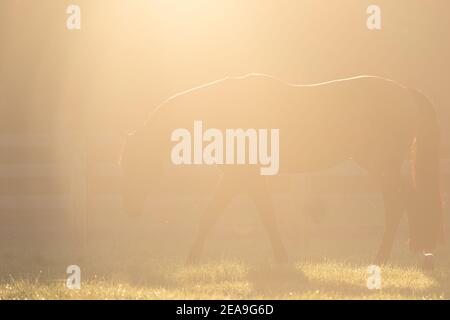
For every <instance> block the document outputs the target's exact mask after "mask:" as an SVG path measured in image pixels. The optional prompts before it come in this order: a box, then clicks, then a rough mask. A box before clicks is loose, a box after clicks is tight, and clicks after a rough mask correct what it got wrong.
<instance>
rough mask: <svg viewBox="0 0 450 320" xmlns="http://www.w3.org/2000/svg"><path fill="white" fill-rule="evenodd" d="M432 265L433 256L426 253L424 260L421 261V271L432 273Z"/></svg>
mask: <svg viewBox="0 0 450 320" xmlns="http://www.w3.org/2000/svg"><path fill="white" fill-rule="evenodd" d="M434 264H435V258H434V255H433V254H432V253H426V254H425V255H424V259H423V265H422V269H423V271H427V272H430V271H433V270H434Z"/></svg>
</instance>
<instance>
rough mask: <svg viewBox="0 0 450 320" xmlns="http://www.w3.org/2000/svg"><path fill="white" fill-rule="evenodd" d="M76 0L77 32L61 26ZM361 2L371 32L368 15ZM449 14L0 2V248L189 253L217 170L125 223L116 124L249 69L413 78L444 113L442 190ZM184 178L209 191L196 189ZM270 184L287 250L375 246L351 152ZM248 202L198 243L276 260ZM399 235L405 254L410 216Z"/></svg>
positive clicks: (298, 76) (374, 199)
mask: <svg viewBox="0 0 450 320" xmlns="http://www.w3.org/2000/svg"><path fill="white" fill-rule="evenodd" d="M71 4H76V5H79V6H80V8H81V30H68V29H67V28H66V20H67V18H68V15H67V14H66V9H67V7H68V6H69V5H71ZM371 4H377V5H379V6H380V7H381V13H382V30H380V31H370V30H368V29H367V27H366V20H367V17H368V15H367V13H366V9H367V7H368V6H369V5H371ZM449 14H450V2H448V1H447V0H432V1H422V0H396V1H388V0H376V1H365V0H327V1H317V0H296V1H293V0H291V1H288V0H281V1H266V0H258V1H256V0H244V1H242V0H239V1H238V0H226V1H225V0H223V1H222V0H221V1H219V0H215V1H211V0H208V1H206V0H203V1H196V0H193V1H175V0H159V1H156V0H155V1H152V0H130V1H124V0H76V1H65V0H60V1H54V0H40V1H32V0H2V1H1V2H0V257H3V258H0V260H1V259H3V260H8V261H9V260H12V259H13V258H14V259H19V260H20V259H22V260H23V261H30V263H35V262H36V261H41V260H42V259H44V261H47V260H48V259H50V260H51V259H58V258H52V257H60V256H65V257H66V256H67V257H68V258H67V259H68V260H70V259H73V256H74V255H79V254H80V252H82V253H85V252H88V253H93V256H95V257H96V258H94V259H98V260H99V261H100V259H101V258H100V257H102V255H105V256H106V255H108V256H109V257H110V256H111V255H117V256H127V257H133V258H137V257H144V256H147V257H148V256H151V257H183V256H184V255H185V254H186V253H187V250H188V247H189V244H190V242H191V240H192V239H193V236H194V231H195V230H196V224H197V221H198V216H199V214H200V212H201V208H203V206H204V205H205V204H206V203H207V200H208V197H209V194H208V193H207V191H208V190H210V188H211V186H212V185H213V184H214V182H215V181H216V179H217V175H216V173H215V172H214V170H213V169H206V170H204V171H202V173H201V174H200V173H198V172H190V171H189V170H185V171H183V172H182V173H181V172H180V173H178V174H177V176H176V177H167V179H166V181H165V182H164V185H163V186H161V190H162V193H161V195H159V196H158V197H157V198H151V199H149V201H148V208H147V210H146V211H147V213H146V215H145V217H143V218H141V220H139V221H129V220H128V218H127V217H126V216H124V215H123V214H122V212H121V208H120V198H119V196H118V184H117V182H118V181H117V178H118V171H117V160H118V156H119V153H120V149H121V146H122V144H123V133H124V132H129V131H131V130H133V128H135V127H136V126H138V125H141V124H142V123H143V121H144V119H145V118H146V116H147V114H148V113H149V112H150V111H152V109H153V108H154V107H155V106H156V105H157V104H158V103H160V102H161V101H163V100H164V99H165V98H167V97H168V96H171V95H173V94H175V93H177V92H179V91H183V90H186V89H189V88H191V87H194V86H198V85H200V84H203V83H206V82H209V81H212V80H216V79H219V78H222V77H225V76H236V75H242V74H246V73H250V72H258V73H267V74H270V75H274V76H277V77H279V78H281V79H284V80H286V81H289V82H293V83H299V84H307V83H315V82H323V81H327V80H333V79H337V78H346V77H351V76H355V75H362V74H371V75H378V76H382V77H387V78H391V79H394V80H396V81H398V82H400V83H403V84H404V85H406V86H409V87H412V88H416V89H419V90H421V91H422V92H424V93H425V94H426V95H427V96H428V97H429V98H430V99H431V101H432V102H433V103H434V105H435V107H436V109H437V112H438V116H439V120H440V123H441V128H442V136H443V139H442V158H443V160H442V186H443V195H444V198H445V199H447V198H448V192H449V179H448V178H449V173H450V166H449V165H448V163H449V162H448V161H447V160H446V159H447V158H450V153H449V149H450V148H449V140H448V137H449V133H450V90H449V89H450V88H449V84H450V81H449V77H450V59H449V58H448V57H450V43H449V39H450V19H449V17H448V16H449ZM174 175H175V174H174ZM194 177H195V179H197V180H202V179H203V181H204V183H203V184H201V185H203V186H204V188H198V189H192V188H190V186H189V181H190V179H193V178H194ZM175 180H176V183H174V181H175ZM271 188H272V190H273V199H274V203H275V207H276V208H277V214H278V219H279V221H280V223H281V226H282V231H283V234H284V236H285V238H286V242H287V243H288V247H289V251H290V253H291V255H292V256H294V257H296V256H300V255H306V256H311V257H323V256H330V257H341V258H344V259H347V257H348V258H349V259H350V257H351V256H355V255H362V256H363V257H371V256H372V254H374V253H375V250H376V248H377V245H378V241H379V239H380V237H381V234H382V226H383V211H382V209H383V205H382V202H381V198H380V196H379V193H378V189H377V186H376V185H374V184H372V182H371V181H370V180H369V179H368V177H367V176H366V175H365V173H364V172H363V171H361V170H360V169H359V168H357V167H355V166H354V165H353V164H352V163H344V164H343V165H342V166H340V167H338V168H334V169H333V170H330V171H328V172H322V173H319V174H308V175H302V176H278V177H277V178H276V179H274V182H273V183H272V185H271ZM254 211H255V209H254V208H253V205H252V203H251V202H250V201H249V200H248V199H246V198H245V197H242V198H239V199H236V201H234V202H233V203H232V205H231V206H230V207H229V208H228V209H227V213H226V215H227V216H228V218H227V219H224V220H223V223H221V224H219V226H218V227H217V228H216V232H214V234H213V235H212V237H211V241H210V242H209V245H208V248H207V252H206V254H207V255H208V254H209V255H211V256H223V255H231V256H236V257H249V256H250V257H255V256H256V257H260V258H262V259H270V256H271V252H270V246H269V243H268V241H266V239H265V238H266V237H265V235H264V233H263V230H262V228H261V226H260V223H259V221H258V220H257V216H256V213H255V212H254ZM446 213H447V214H448V211H446ZM399 239H400V240H399V241H397V247H398V248H397V251H398V252H401V253H403V254H404V253H405V252H407V247H406V245H405V241H406V232H405V225H403V226H402V233H401V235H400V236H399ZM260 240H261V241H260ZM394 255H395V253H394ZM45 259H47V260H45ZM8 268H9V269H8ZM0 269H1V272H3V273H7V272H11V270H10V267H6V266H0Z"/></svg>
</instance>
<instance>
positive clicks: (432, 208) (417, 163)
mask: <svg viewBox="0 0 450 320" xmlns="http://www.w3.org/2000/svg"><path fill="white" fill-rule="evenodd" d="M413 96H414V100H415V101H416V105H417V110H418V113H417V115H418V119H417V131H416V137H415V143H414V144H413V150H412V151H413V152H412V153H413V157H412V171H413V172H412V176H413V182H414V195H413V197H412V201H414V203H413V206H412V208H411V211H412V212H410V216H409V219H410V221H409V225H410V246H411V249H412V250H414V251H419V250H422V251H432V250H434V249H435V248H436V247H437V245H438V244H439V243H440V242H443V241H444V240H445V236H444V234H445V226H444V216H443V210H442V203H441V199H440V190H439V189H440V187H439V128H438V123H437V119H436V112H435V110H434V107H433V105H432V104H431V102H430V101H429V100H428V98H427V97H425V96H424V95H423V94H421V93H419V92H417V91H413Z"/></svg>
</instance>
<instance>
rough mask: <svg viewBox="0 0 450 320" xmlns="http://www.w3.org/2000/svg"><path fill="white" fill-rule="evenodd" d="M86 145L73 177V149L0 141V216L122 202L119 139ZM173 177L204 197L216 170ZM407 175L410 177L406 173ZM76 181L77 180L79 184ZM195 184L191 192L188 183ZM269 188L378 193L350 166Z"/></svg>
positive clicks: (38, 141) (449, 167)
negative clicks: (119, 198)
mask: <svg viewBox="0 0 450 320" xmlns="http://www.w3.org/2000/svg"><path fill="white" fill-rule="evenodd" d="M87 141H89V143H87V144H86V145H85V152H86V159H85V161H86V168H84V167H83V166H81V167H78V168H77V169H76V170H75V171H74V168H73V166H74V162H73V161H72V160H73V159H71V157H73V155H74V151H73V150H69V151H68V149H70V144H65V145H64V144H63V145H61V144H59V145H57V144H58V142H56V139H53V138H52V137H51V136H49V135H45V134H33V135H18V134H2V135H0V212H1V213H5V212H10V213H14V212H28V213H33V212H47V213H50V212H54V213H64V212H67V211H69V210H71V207H72V206H73V204H74V202H77V201H78V200H77V199H74V198H76V197H78V196H79V195H80V194H82V193H83V191H81V193H80V190H78V192H76V190H75V188H86V192H88V193H89V198H90V199H89V201H96V200H97V199H101V197H103V198H104V197H105V196H109V197H116V196H118V192H119V185H118V177H119V170H118V166H117V159H118V155H119V152H120V148H121V145H122V142H123V141H122V139H121V137H120V136H118V135H114V134H108V133H96V134H91V135H89V137H88V139H87ZM449 151H450V148H447V147H446V148H443V150H442V152H441V154H442V159H441V181H442V188H443V191H444V192H445V193H448V192H449V191H450V152H449ZM80 170H81V171H80ZM174 171H175V172H176V174H170V173H169V174H168V175H167V178H166V179H165V182H164V183H163V186H162V187H161V188H162V190H163V191H164V192H166V193H168V194H170V193H173V194H193V193H205V192H207V191H208V190H210V188H211V185H212V184H213V183H214V182H215V179H216V176H215V174H214V173H213V170H208V169H207V170H203V171H202V172H201V173H200V174H199V171H198V170H191V169H186V170H180V169H176V170H174ZM404 171H405V172H407V171H408V170H407V168H404ZM74 175H75V178H76V179H77V180H78V182H77V183H75V184H74ZM80 175H81V176H80ZM194 178H195V181H196V183H195V185H194V186H193V185H192V184H191V183H190V181H192V179H194ZM83 180H85V184H86V185H83ZM80 181H81V182H80ZM269 184H270V188H271V189H272V190H273V191H274V192H296V191H299V192H302V191H307V192H309V193H321V194H333V195H340V194H342V195H344V194H346V195H355V196H357V195H367V194H374V193H377V192H378V187H377V186H376V185H375V184H374V183H373V182H372V181H371V179H370V177H368V175H367V174H366V173H365V172H364V171H362V170H361V169H359V168H358V167H357V166H356V165H354V164H352V163H351V162H346V163H344V164H342V165H340V166H338V167H336V168H334V169H332V170H327V171H324V172H319V173H313V174H305V175H289V176H287V175H279V176H276V177H272V178H270V182H269ZM77 185H78V187H77ZM84 201H86V200H84ZM99 201H100V200H99Z"/></svg>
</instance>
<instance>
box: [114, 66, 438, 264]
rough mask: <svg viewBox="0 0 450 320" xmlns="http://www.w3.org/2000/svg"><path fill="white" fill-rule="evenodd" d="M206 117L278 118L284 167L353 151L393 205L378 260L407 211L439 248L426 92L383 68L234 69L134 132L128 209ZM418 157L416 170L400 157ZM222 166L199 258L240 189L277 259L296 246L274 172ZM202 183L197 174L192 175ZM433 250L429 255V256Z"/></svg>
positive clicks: (429, 245)
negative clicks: (307, 79) (285, 224)
mask: <svg viewBox="0 0 450 320" xmlns="http://www.w3.org/2000/svg"><path fill="white" fill-rule="evenodd" d="M196 120H201V121H203V123H205V125H207V126H208V127H211V128H218V129H220V130H225V129H227V128H243V129H247V128H278V129H279V132H280V138H279V139H280V151H279V154H280V164H279V165H280V167H279V172H280V173H305V172H311V171H316V170H321V169H325V168H329V167H331V166H333V165H336V164H338V163H339V162H342V161H344V160H347V159H353V160H354V161H355V162H356V163H357V164H358V165H359V166H361V167H362V168H363V169H365V170H367V172H368V173H369V174H370V175H371V176H372V177H373V178H375V179H376V180H377V181H378V183H379V185H380V190H381V193H382V196H383V201H384V206H385V229H384V233H383V236H382V241H381V245H380V248H379V250H378V253H377V255H376V258H375V262H376V263H377V264H380V263H384V262H386V261H387V260H388V258H389V255H390V251H391V248H392V245H393V242H394V238H395V235H396V232H397V227H398V225H399V222H400V220H401V217H402V215H403V213H404V212H407V214H408V222H409V230H410V247H411V249H413V250H422V251H424V252H432V251H433V250H434V249H435V248H436V246H437V245H438V243H439V241H440V239H441V238H443V221H442V220H443V219H442V209H441V202H440V195H439V183H438V178H439V176H438V174H439V172H438V171H439V169H438V163H439V157H438V144H439V130H438V125H437V121H436V114H435V111H434V108H433V106H432V105H431V103H430V102H429V100H428V99H427V98H426V97H425V96H424V95H423V94H421V93H419V92H418V91H415V90H411V89H408V88H406V87H405V86H402V85H400V84H399V83H397V82H395V81H392V80H389V79H385V78H381V77H376V76H358V77H353V78H347V79H340V80H334V81H329V82H324V83H318V84H311V85H296V84H291V83H287V82H284V81H281V80H279V79H277V78H274V77H272V76H268V75H262V74H248V75H245V76H242V77H227V78H224V79H221V80H218V81H214V82H211V83H208V84H205V85H203V86H200V87H196V88H193V89H190V90H187V91H184V92H181V93H179V94H177V95H175V96H173V97H171V98H169V99H167V100H165V101H164V102H163V103H162V104H160V105H159V106H158V107H157V108H156V109H155V110H154V111H153V112H152V113H151V115H150V117H149V118H148V120H147V121H146V122H145V123H144V124H143V125H142V127H140V128H138V129H137V130H136V131H135V132H133V133H132V134H129V135H128V137H127V141H126V143H125V145H124V148H123V151H122V155H121V161H120V165H121V169H122V182H121V186H122V194H123V206H124V210H125V211H126V212H127V213H128V214H130V215H134V216H136V215H139V214H140V213H141V212H142V210H143V205H144V201H145V199H146V197H147V195H148V194H149V192H150V190H152V186H153V187H155V186H156V185H157V183H158V180H159V179H160V178H161V175H162V174H161V173H162V172H163V169H164V167H165V166H167V165H169V164H170V163H171V162H170V149H171V147H172V144H173V142H171V140H170V137H171V132H172V131H173V130H174V129H177V128H190V127H192V123H193V122H194V121H196ZM407 159H412V160H413V166H412V168H413V169H412V170H413V179H407V178H405V177H403V176H402V174H401V166H402V164H403V162H404V161H405V160H407ZM218 168H219V169H220V171H221V172H222V174H221V178H220V179H219V182H218V185H217V188H216V189H215V191H214V194H213V197H212V200H211V202H210V204H209V205H208V207H207V208H206V209H205V211H204V214H203V215H202V218H201V221H200V226H199V230H198V234H197V236H196V239H195V241H194V244H193V245H192V248H191V251H190V254H189V257H188V261H189V262H196V261H198V260H199V259H200V256H201V253H202V249H203V247H204V245H205V241H206V240H207V236H208V234H209V232H210V230H211V229H212V227H213V226H214V224H215V223H216V221H217V219H218V217H219V216H220V214H221V212H223V211H224V208H225V207H226V206H227V204H228V203H229V202H230V201H231V200H232V199H233V197H234V196H236V195H237V194H238V193H241V192H245V193H247V194H248V195H249V196H250V197H251V198H252V199H253V200H254V202H255V205H256V208H257V210H258V212H259V216H260V218H261V221H262V223H263V225H264V227H265V230H266V232H267V234H268V236H269V239H270V242H271V245H272V249H273V253H274V256H275V258H276V260H277V261H279V262H283V261H286V260H287V253H286V250H285V247H284V245H283V242H282V237H281V235H280V232H279V230H278V227H277V223H276V218H275V214H274V210H273V207H272V203H271V200H270V193H269V190H268V188H267V180H268V179H271V177H264V176H261V175H260V174H259V170H258V168H257V166H255V165H248V164H246V165H234V166H232V165H218ZM193 183H195V181H194V182H193ZM429 256H430V255H427V257H429Z"/></svg>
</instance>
